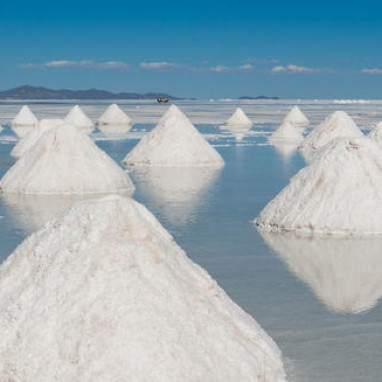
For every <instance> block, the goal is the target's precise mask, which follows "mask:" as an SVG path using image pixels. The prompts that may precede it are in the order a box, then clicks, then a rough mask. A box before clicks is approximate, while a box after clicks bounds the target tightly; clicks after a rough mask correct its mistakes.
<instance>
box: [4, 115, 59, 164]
mask: <svg viewBox="0 0 382 382" xmlns="http://www.w3.org/2000/svg"><path fill="white" fill-rule="evenodd" d="M63 124H64V121H63V120H62V119H42V120H41V121H40V122H39V124H38V125H37V126H36V127H35V128H34V129H32V130H31V131H30V132H29V133H28V134H27V135H25V136H24V137H22V138H21V139H20V141H19V142H18V143H17V145H16V146H15V147H14V148H13V149H12V151H11V155H12V156H13V157H16V158H19V157H21V156H22V155H23V154H24V153H25V152H27V151H28V150H29V149H30V148H31V147H33V146H34V145H35V144H36V142H37V141H38V140H39V139H40V137H41V136H42V134H43V133H45V131H48V130H50V129H52V128H53V127H57V126H60V125H63Z"/></svg>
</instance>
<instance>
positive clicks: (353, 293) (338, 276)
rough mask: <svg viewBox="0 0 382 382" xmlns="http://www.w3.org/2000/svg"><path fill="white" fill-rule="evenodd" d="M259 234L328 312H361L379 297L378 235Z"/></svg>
mask: <svg viewBox="0 0 382 382" xmlns="http://www.w3.org/2000/svg"><path fill="white" fill-rule="evenodd" d="M260 234H261V235H262V236H263V238H264V239H265V241H266V242H267V243H268V244H269V245H270V246H271V248H272V249H273V250H274V251H275V252H277V254H279V255H280V257H281V258H282V259H283V260H284V261H285V262H286V263H287V264H288V266H289V268H290V270H291V271H292V272H293V273H294V274H295V275H296V277H298V278H299V279H301V280H302V281H304V282H305V283H307V284H308V285H309V286H310V287H311V289H312V290H313V292H314V293H315V294H316V295H317V297H318V299H319V300H321V301H322V302H323V303H324V304H325V305H326V306H327V308H328V309H329V310H330V311H333V312H336V313H352V314H359V313H363V312H366V311H368V310H370V309H371V308H372V307H373V306H375V305H376V304H377V302H378V300H379V299H380V298H381V296H382V282H381V277H380V272H379V270H380V269H382V256H381V247H382V238H381V237H379V236H374V237H346V238H343V237H335V236H333V237H314V238H312V237H306V236H301V235H297V234H295V233H293V232H289V233H273V232H265V231H260Z"/></svg>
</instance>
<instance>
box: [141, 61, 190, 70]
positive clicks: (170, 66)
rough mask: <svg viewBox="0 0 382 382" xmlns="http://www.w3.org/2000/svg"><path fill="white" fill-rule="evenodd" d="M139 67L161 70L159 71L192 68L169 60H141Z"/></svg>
mask: <svg viewBox="0 0 382 382" xmlns="http://www.w3.org/2000/svg"><path fill="white" fill-rule="evenodd" d="M139 67H140V68H141V69H146V70H159V71H173V70H182V69H186V70H190V69H191V68H188V67H186V66H183V65H179V64H177V63H175V62H167V61H159V62H141V63H140V64H139Z"/></svg>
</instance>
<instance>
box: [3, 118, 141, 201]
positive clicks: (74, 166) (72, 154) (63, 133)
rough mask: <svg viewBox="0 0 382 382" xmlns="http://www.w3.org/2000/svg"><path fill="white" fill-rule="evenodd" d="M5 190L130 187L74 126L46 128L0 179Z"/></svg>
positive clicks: (59, 191)
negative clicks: (29, 148) (30, 147)
mask: <svg viewBox="0 0 382 382" xmlns="http://www.w3.org/2000/svg"><path fill="white" fill-rule="evenodd" d="M0 188H1V189H2V191H3V192H6V193H8V192H9V193H24V194H92V193H104V192H114V191H125V190H133V189H134V186H133V183H132V182H131V180H130V178H129V176H128V175H127V174H126V173H125V172H124V171H123V169H122V168H120V167H119V166H118V164H117V163H115V162H114V161H113V160H112V159H111V158H110V157H109V156H108V155H107V154H106V153H105V152H104V151H102V150H101V149H99V148H98V147H97V145H96V144H95V143H94V142H93V141H92V140H91V139H90V138H89V137H88V136H87V135H86V134H83V133H82V132H80V131H78V129H77V128H76V127H75V126H72V125H61V126H59V127H56V128H53V129H50V130H48V131H46V132H45V133H44V134H43V135H42V136H41V138H40V139H39V140H38V142H37V143H36V144H35V145H34V146H33V147H32V149H31V150H28V151H27V152H26V153H25V154H24V155H23V156H22V157H21V158H20V159H19V160H18V161H17V162H16V163H15V164H14V165H13V166H12V167H11V168H10V169H9V170H8V171H7V172H6V174H5V175H4V176H3V178H2V179H1V180H0Z"/></svg>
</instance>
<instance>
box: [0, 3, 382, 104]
mask: <svg viewBox="0 0 382 382" xmlns="http://www.w3.org/2000/svg"><path fill="white" fill-rule="evenodd" d="M380 3H382V2H380V1H376V0H364V1H358V0H356V1H347V2H345V1H335V0H332V1H328V0H321V1H319V2H317V1H310V2H309V1H307V0H305V1H300V0H294V1H293V0H290V1H286V0H284V1H280V0H273V1H266V0H264V1H257V0H254V1H224V0H220V1H217V0H212V1H208V0H204V1H201V0H193V1H189V2H186V1H181V0H178V1H173V0H163V1H162V2H160V1H159V0H156V1H151V0H146V1H144V2H143V1H141V2H132V1H128V0H125V1H118V0H109V1H104V2H102V3H99V2H96V1H81V0H77V1H73V0H66V1H60V2H59V1H52V0H50V1H41V0H40V1H39V0H36V1H26V0H25V1H22V0H20V1H18V2H12V3H11V2H10V1H6V2H5V1H1V2H0V44H1V45H0V46H1V47H2V56H1V59H0V73H1V75H0V89H8V88H11V87H14V86H19V85H23V84H30V85H41V86H47V87H51V88H55V89H58V88H69V89H85V88H102V89H107V90H112V91H131V92H148V91H162V92H168V93H170V94H173V95H178V96H182V97H202V98H211V97H237V96H240V95H260V94H265V95H275V96H280V97H283V98H288V97H291V98H292V97H293V98H295V97H301V98H311V97H313V98H381V95H382V90H381V89H382V49H381V46H382V23H381V22H380V14H381V11H382V4H380Z"/></svg>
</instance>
